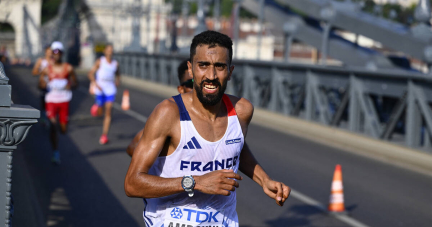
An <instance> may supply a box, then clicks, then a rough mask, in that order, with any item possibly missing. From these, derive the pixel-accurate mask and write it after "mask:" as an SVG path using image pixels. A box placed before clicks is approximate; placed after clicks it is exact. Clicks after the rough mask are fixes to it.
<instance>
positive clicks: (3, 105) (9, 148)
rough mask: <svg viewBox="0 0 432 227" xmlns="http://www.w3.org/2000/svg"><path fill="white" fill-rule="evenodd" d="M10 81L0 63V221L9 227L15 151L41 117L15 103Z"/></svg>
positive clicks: (32, 109)
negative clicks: (0, 209)
mask: <svg viewBox="0 0 432 227" xmlns="http://www.w3.org/2000/svg"><path fill="white" fill-rule="evenodd" d="M8 81H9V78H7V77H6V73H5V72H4V68H3V65H2V63H0V207H3V208H4V209H5V210H4V212H5V213H3V215H0V222H2V223H4V226H6V227H10V226H12V222H11V220H12V214H11V212H10V211H11V210H12V207H11V206H12V205H11V197H12V195H11V189H12V152H13V151H14V150H15V149H16V148H17V145H18V144H20V143H21V142H22V141H24V139H25V138H26V136H27V134H28V131H29V129H30V127H31V126H32V125H33V124H36V123H37V119H38V118H39V116H40V113H39V110H36V109H34V108H32V107H30V106H25V105H15V104H12V100H11V91H12V86H11V85H9V84H8Z"/></svg>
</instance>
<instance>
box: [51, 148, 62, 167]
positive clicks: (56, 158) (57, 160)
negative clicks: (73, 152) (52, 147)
mask: <svg viewBox="0 0 432 227" xmlns="http://www.w3.org/2000/svg"><path fill="white" fill-rule="evenodd" d="M51 161H52V162H53V163H54V164H57V165H60V152H59V151H54V154H53V157H52V158H51Z"/></svg>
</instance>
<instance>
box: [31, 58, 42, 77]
mask: <svg viewBox="0 0 432 227" xmlns="http://www.w3.org/2000/svg"><path fill="white" fill-rule="evenodd" d="M41 63H42V58H38V60H37V61H36V63H35V65H34V66H33V69H32V75H33V76H38V75H40V71H39V69H40V65H41Z"/></svg>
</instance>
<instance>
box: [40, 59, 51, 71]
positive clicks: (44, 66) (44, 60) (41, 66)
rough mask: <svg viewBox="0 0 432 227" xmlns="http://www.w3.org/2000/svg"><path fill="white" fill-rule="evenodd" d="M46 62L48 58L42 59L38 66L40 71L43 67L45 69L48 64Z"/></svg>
mask: <svg viewBox="0 0 432 227" xmlns="http://www.w3.org/2000/svg"><path fill="white" fill-rule="evenodd" d="M48 64H49V62H48V60H46V59H45V58H44V59H42V61H41V64H40V67H39V69H40V71H42V70H43V69H45V68H46V67H47V66H48Z"/></svg>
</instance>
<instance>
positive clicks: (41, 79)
mask: <svg viewBox="0 0 432 227" xmlns="http://www.w3.org/2000/svg"><path fill="white" fill-rule="evenodd" d="M45 75H47V68H45V69H43V70H42V71H41V72H40V74H39V88H40V89H45V88H46V87H47V83H46V81H45Z"/></svg>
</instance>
